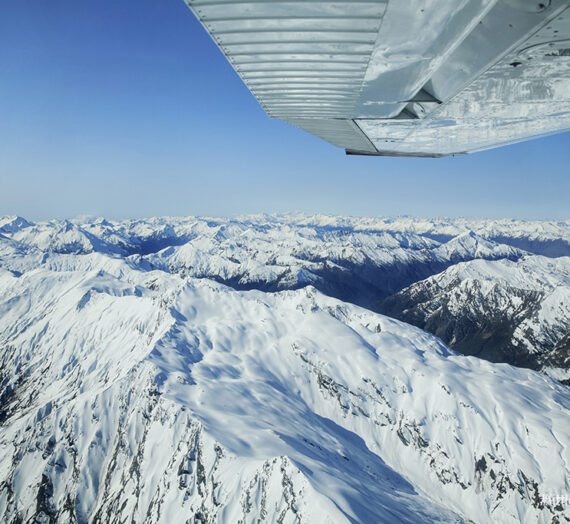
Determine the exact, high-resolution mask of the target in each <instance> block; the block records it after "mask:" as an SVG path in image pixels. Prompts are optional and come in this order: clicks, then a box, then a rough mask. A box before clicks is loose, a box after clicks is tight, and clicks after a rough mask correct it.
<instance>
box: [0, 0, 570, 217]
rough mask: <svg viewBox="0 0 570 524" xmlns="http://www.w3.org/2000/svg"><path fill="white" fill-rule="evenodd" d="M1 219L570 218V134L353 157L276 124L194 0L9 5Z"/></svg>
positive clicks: (2, 90)
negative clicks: (421, 153)
mask: <svg viewBox="0 0 570 524" xmlns="http://www.w3.org/2000/svg"><path fill="white" fill-rule="evenodd" d="M1 11H2V16H0V118H1V120H0V214H20V215H23V216H25V217H27V218H30V219H46V218H63V217H72V216H76V215H79V214H91V215H98V216H99V215H102V216H107V217H111V218H117V217H136V216H151V215H191V214H192V215H217V216H231V215H236V214H240V213H254V212H267V213H273V212H279V213H283V212H289V211H304V212H308V213H313V212H322V213H333V214H351V215H400V214H408V215H416V216H436V215H437V216H443V215H447V216H469V217H490V218H496V217H514V218H550V219H568V218H570V196H569V195H570V168H569V161H570V153H569V150H570V133H563V134H560V135H555V136H551V137H547V138H543V139H538V140H534V141H531V142H525V143H522V144H517V145H513V146H509V147H505V148H501V149H497V150H492V151H487V152H483V153H477V154H474V155H468V156H463V157H454V158H444V159H406V158H374V157H347V156H345V154H344V152H343V151H342V150H340V149H336V148H334V147H333V146H331V145H329V144H327V143H326V142H323V141H322V140H320V139H318V138H315V137H313V136H311V135H309V134H307V133H305V132H303V131H300V130H298V129H295V128H293V127H291V126H289V125H287V124H285V123H283V122H280V121H278V120H272V119H270V118H268V117H267V116H266V115H265V113H264V112H263V110H262V109H261V108H260V106H259V105H258V104H257V102H256V100H255V99H254V98H253V96H252V95H251V94H250V93H249V91H248V90H247V88H246V87H245V86H244V85H243V84H242V83H241V80H240V79H239V77H238V76H237V75H236V74H235V73H234V72H233V70H232V69H231V67H230V66H229V64H228V63H227V62H226V60H225V58H224V57H223V55H222V54H221V53H220V52H219V51H218V50H217V48H216V47H215V45H214V44H213V43H212V42H211V40H210V38H209V37H208V35H207V34H206V33H205V32H204V31H203V29H202V28H201V26H200V25H199V24H198V22H197V21H196V20H195V19H194V18H193V16H192V13H191V12H190V10H189V9H188V8H187V7H186V5H185V4H184V2H183V1H182V0H139V1H137V2H134V1H132V0H128V1H127V0H113V1H110V0H98V1H87V0H83V1H77V0H75V1H70V0H60V1H55V2H46V1H40V0H35V1H31V0H8V1H7V2H4V5H3V6H2V9H1Z"/></svg>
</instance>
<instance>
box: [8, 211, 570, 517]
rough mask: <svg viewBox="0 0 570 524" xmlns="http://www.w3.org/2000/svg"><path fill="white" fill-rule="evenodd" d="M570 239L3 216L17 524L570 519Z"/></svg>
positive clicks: (300, 219)
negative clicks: (569, 499) (566, 500)
mask: <svg viewBox="0 0 570 524" xmlns="http://www.w3.org/2000/svg"><path fill="white" fill-rule="evenodd" d="M569 231H570V223H567V222H559V223H550V222H549V223H544V222H518V221H465V220H452V219H449V220H447V219H441V220H439V219H438V220H433V221H430V220H420V219H409V218H400V219H366V218H362V219H357V218H343V217H327V216H314V217H308V216H304V215H289V216H284V217H281V216H256V217H241V218H239V219H232V220H224V219H209V218H154V219H147V220H122V221H111V220H104V219H84V220H73V221H52V222H42V223H32V222H29V221H27V220H25V219H22V218H19V217H4V218H1V219H0V520H2V521H5V522H125V521H129V522H165V523H170V522H185V521H190V522H244V523H245V522H258V521H260V520H261V521H264V520H267V521H270V522H307V523H318V522H323V523H325V522H326V523H331V522H334V523H337V522H338V523H340V522H353V523H354V522H410V523H411V522H413V523H416V522H513V523H515V522H564V521H570V507H568V506H567V505H564V504H561V503H559V502H557V500H559V499H560V495H565V494H566V492H567V489H568V488H567V486H568V482H569V481H568V479H570V466H569V464H570V451H569V444H570V442H569V441H568V435H570V416H569V415H570V389H569V388H568V387H566V386H564V385H563V384H561V383H560V382H559V381H566V380H567V379H568V376H569V375H568V368H569V362H568V332H569V323H568V319H569V317H570V315H569V313H570V258H569V257H568V256H567V255H568V254H569V253H564V252H563V251H564V250H565V249H567V248H568V246H569V245H570V244H569V243H568V239H569ZM499 238H500V240H501V241H500V242H499V241H498V239H499ZM525 242H526V244H525ZM521 246H525V247H524V249H523V247H521ZM553 246H554V247H553ZM565 246H566V247H565ZM531 247H532V248H533V253H532V254H531V253H530V252H529V250H530V248H531ZM557 250H561V251H562V252H563V253H561V254H562V255H565V256H558V255H559V252H558V251H557ZM554 252H555V253H554ZM549 254H550V255H553V254H556V257H553V256H550V257H549V256H546V255H549ZM327 295H328V296H327ZM350 302H352V303H350ZM360 306H366V307H367V308H368V309H365V308H363V307H360ZM372 308H379V309H383V310H385V311H389V313H390V314H391V315H393V316H398V317H405V320H406V322H409V323H414V324H417V325H421V327H422V328H423V329H425V330H427V331H431V332H432V333H435V334H436V335H437V336H438V337H440V338H436V337H434V336H433V335H432V334H430V333H428V332H427V331H423V330H421V329H418V328H417V327H414V326H412V325H410V324H409V323H404V322H401V321H399V320H394V319H393V318H389V317H387V316H384V315H381V314H378V313H375V312H373V311H372V310H371V309H372ZM440 339H441V340H440ZM442 340H443V341H445V342H446V343H448V344H449V345H451V346H454V347H455V348H456V349H457V350H459V351H461V352H465V353H468V354H476V355H477V356H480V357H484V358H486V359H487V360H491V361H492V362H486V361H485V360H481V359H480V358H476V357H474V356H463V355H460V354H458V353H456V352H455V351H453V350H452V349H449V348H448V346H446V344H445V343H444V342H442ZM500 361H502V362H505V361H507V362H513V363H516V364H518V365H519V366H525V367H532V368H534V369H537V370H539V371H541V372H542V374H540V373H537V372H536V371H533V370H529V369H521V368H520V367H513V366H510V365H505V364H496V363H494V362H500ZM546 375H549V376H546ZM554 379H557V380H554ZM556 497H558V499H557V498H556Z"/></svg>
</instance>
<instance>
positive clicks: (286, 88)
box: [186, 0, 570, 157]
mask: <svg viewBox="0 0 570 524" xmlns="http://www.w3.org/2000/svg"><path fill="white" fill-rule="evenodd" d="M186 3H187V4H188V5H189V7H190V9H191V10H192V11H193V12H194V14H195V15H196V17H197V18H198V19H199V20H200V22H201V23H202V25H203V26H204V27H205V29H206V30H207V31H208V33H209V34H210V35H211V37H212V38H213V39H214V41H215V42H216V43H217V45H218V46H219V48H220V49H221V51H222V52H223V53H224V54H225V56H226V57H227V59H228V60H229V61H230V63H231V64H232V66H233V68H234V69H235V70H236V72H237V73H238V74H239V76H240V77H241V78H242V80H243V81H244V82H245V84H246V85H247V87H248V88H249V90H250V91H251V92H252V94H253V95H254V96H255V97H256V98H257V100H258V101H259V103H260V104H261V106H262V107H263V109H264V110H265V111H266V112H267V114H268V115H269V116H271V117H274V118H279V119H281V120H284V121H285V122H288V123H290V124H292V125H295V126H297V127H299V128H301V129H304V130H305V131H308V132H310V133H312V134H314V135H316V136H318V137H320V138H322V139H324V140H326V141H328V142H330V143H331V144H333V145H335V146H338V147H341V148H344V149H346V150H347V153H351V154H366V155H395V156H434V157H438V156H445V155H452V154H462V153H469V152H474V151H479V150H483V149H488V148H492V147H497V146H500V145H506V144H510V143H514V142H518V141H522V140H527V139H530V138H534V137H537V136H542V135H546V134H551V133H557V132H560V131H565V130H567V129H570V0H544V2H536V1H534V0H533V1H528V0H406V1H402V0H344V1H339V2H327V1H313V0H279V1H267V0H248V1H239V0H186Z"/></svg>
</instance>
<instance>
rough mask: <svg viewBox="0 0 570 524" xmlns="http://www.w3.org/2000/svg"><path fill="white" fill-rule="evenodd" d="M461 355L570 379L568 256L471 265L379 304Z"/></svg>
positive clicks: (420, 284)
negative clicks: (479, 357) (510, 364)
mask: <svg viewBox="0 0 570 524" xmlns="http://www.w3.org/2000/svg"><path fill="white" fill-rule="evenodd" d="M378 310H379V311H382V312H385V313H387V314H390V315H392V316H395V317H397V318H400V319H402V320H405V321H407V322H410V323H412V324H414V325H416V326H419V327H421V328H423V329H426V330H428V331H430V332H432V333H434V334H436V335H437V336H439V337H441V338H442V339H443V340H444V341H445V342H447V343H448V344H450V345H451V346H452V347H454V348H456V349H457V350H458V351H461V352H462V353H466V354H471V355H473V354H474V355H478V356H481V357H483V358H487V359H489V360H492V361H497V362H509V363H512V364H516V365H522V366H525V367H531V368H533V369H538V370H541V371H543V372H545V373H547V374H549V375H551V376H553V377H555V378H557V379H559V380H562V381H569V380H570V344H569V340H568V338H569V335H570V257H560V258H555V259H552V258H545V257H541V256H527V257H525V258H523V259H521V260H519V261H518V262H512V261H509V260H498V261H485V260H474V261H471V262H464V263H459V264H457V265H455V266H452V267H450V268H449V269H447V270H445V271H444V272H443V273H441V274H439V275H435V276H432V277H430V278H428V279H426V280H424V281H421V282H416V283H415V284H413V285H412V286H410V287H409V288H407V289H404V290H402V291H400V292H399V293H398V294H396V295H394V296H393V297H390V298H388V299H386V300H384V301H383V302H382V303H381V304H380V305H379V307H378Z"/></svg>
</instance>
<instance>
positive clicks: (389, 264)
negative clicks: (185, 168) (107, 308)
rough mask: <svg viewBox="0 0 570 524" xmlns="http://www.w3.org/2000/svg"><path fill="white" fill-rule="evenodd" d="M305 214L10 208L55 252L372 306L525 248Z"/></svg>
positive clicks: (16, 237) (9, 231) (28, 232)
mask: <svg viewBox="0 0 570 524" xmlns="http://www.w3.org/2000/svg"><path fill="white" fill-rule="evenodd" d="M296 220H297V218H296V217H295V216H288V217H281V218H276V217H263V216H262V217H245V218H243V219H240V220H228V219H204V218H203V219H199V218H192V217H190V218H184V219H181V218H152V219H146V220H130V221H129V220H125V221H116V222H113V221H108V220H105V219H95V220H82V221H73V222H71V221H63V222H57V221H51V222H44V223H38V224H31V223H29V222H27V221H25V220H24V219H18V218H17V217H8V218H6V219H4V221H5V222H6V224H8V225H9V227H8V225H7V226H6V232H5V233H4V238H8V239H9V240H11V241H12V243H14V242H15V243H16V244H17V245H18V246H19V247H20V249H23V250H27V251H29V252H30V253H36V254H37V253H45V254H46V255H48V256H49V255H51V254H54V253H60V254H61V253H69V254H88V253H94V252H98V253H104V254H112V255H116V256H131V257H134V255H139V256H141V257H142V258H140V259H137V260H138V263H139V265H140V267H141V268H142V267H145V268H155V269H161V270H165V271H168V272H177V273H180V274H183V275H185V276H189V277H199V278H202V277H203V278H212V279H215V280H217V281H218V282H221V283H225V284H228V285H230V286H232V287H234V288H237V289H260V290H264V291H277V290H282V289H296V288H299V287H302V286H305V285H307V284H312V285H314V286H315V287H317V288H318V289H319V290H320V291H322V292H324V293H326V294H328V295H331V296H334V297H337V298H340V299H342V300H346V301H350V302H353V303H355V304H358V305H364V306H368V305H370V304H372V303H374V302H376V301H378V300H380V299H381V298H383V297H386V296H388V295H391V294H393V293H395V292H397V291H399V290H400V289H402V288H404V287H406V286H408V285H410V284H412V283H413V282H416V281H418V280H422V279H424V278H426V277H428V276H430V275H433V274H436V273H439V272H440V271H442V270H444V269H445V268H447V267H448V266H449V265H451V264H454V263H456V262H458V261H464V260H472V259H473V258H484V259H491V260H495V259H500V258H509V259H513V260H516V259H518V258H520V257H521V256H523V254H524V252H522V251H521V250H519V249H517V248H513V247H511V246H508V245H505V244H499V243H496V242H493V241H489V240H487V239H484V238H483V237H480V236H478V235H476V234H474V233H473V232H467V233H466V232H463V231H462V232H460V233H459V234H458V235H457V236H456V237H452V238H450V239H446V240H445V241H444V242H440V241H437V240H434V239H432V238H429V237H427V236H421V235H418V234H416V233H413V232H410V231H396V232H393V231H381V230H379V231H375V230H365V229H363V227H364V225H365V224H366V219H361V221H362V224H361V223H360V222H358V223H357V224H354V225H345V226H344V227H340V226H338V227H337V226H331V225H329V224H328V223H324V224H323V225H314V226H312V225H306V224H302V223H296V222H295V221H296ZM323 220H324V219H323ZM338 220H340V219H338ZM346 221H347V222H350V219H346ZM1 223H3V222H2V221H0V224H1ZM14 224H18V225H17V226H16V225H14ZM2 240H3V239H2V238H1V237H0V253H1V251H2V250H3V249H4V248H3V247H2V244H3V242H2ZM132 260H135V259H134V258H132ZM35 264H36V261H33V262H32V263H30V264H29V267H35ZM4 267H5V268H7V269H13V270H15V271H19V272H22V271H24V270H25V264H24V261H23V260H22V259H21V258H17V259H15V260H14V261H10V260H8V259H4Z"/></svg>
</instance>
